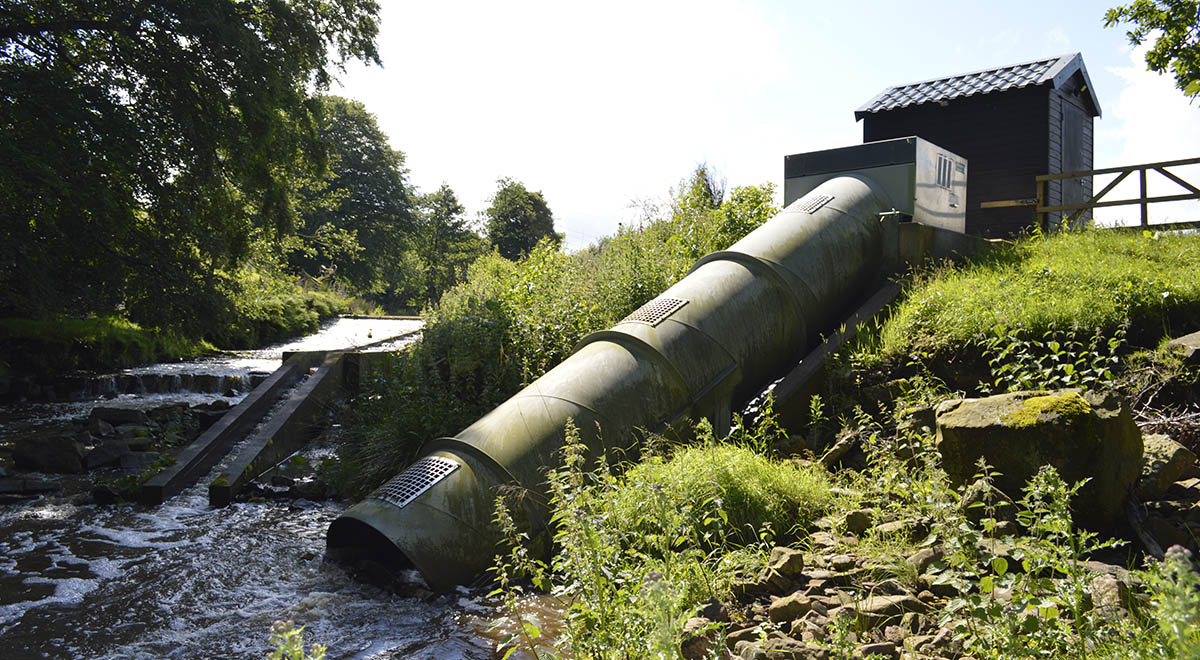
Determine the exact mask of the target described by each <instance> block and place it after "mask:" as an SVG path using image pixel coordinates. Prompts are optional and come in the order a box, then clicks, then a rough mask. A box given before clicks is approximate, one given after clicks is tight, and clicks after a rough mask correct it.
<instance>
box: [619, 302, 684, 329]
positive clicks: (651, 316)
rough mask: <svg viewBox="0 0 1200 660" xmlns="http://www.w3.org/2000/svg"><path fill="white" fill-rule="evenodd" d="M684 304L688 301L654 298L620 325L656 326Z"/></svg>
mask: <svg viewBox="0 0 1200 660" xmlns="http://www.w3.org/2000/svg"><path fill="white" fill-rule="evenodd" d="M686 304H688V301H686V300H683V299H681V298H655V299H654V300H651V301H650V302H648V303H646V304H645V305H642V306H641V307H638V308H637V309H636V310H634V311H633V313H632V314H630V315H629V316H626V317H625V318H623V319H621V323H625V322H626V321H634V322H636V323H645V324H647V325H658V324H659V323H662V322H663V321H665V320H667V317H668V316H670V315H672V314H674V313H675V312H677V311H679V310H680V309H681V308H682V307H683V306H684V305H686Z"/></svg>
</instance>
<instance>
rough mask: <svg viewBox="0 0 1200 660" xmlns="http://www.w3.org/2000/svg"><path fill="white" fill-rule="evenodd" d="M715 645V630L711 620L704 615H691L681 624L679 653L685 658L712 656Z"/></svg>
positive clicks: (688, 659) (696, 658) (693, 659)
mask: <svg viewBox="0 0 1200 660" xmlns="http://www.w3.org/2000/svg"><path fill="white" fill-rule="evenodd" d="M716 646H717V631H716V630H715V629H714V627H713V624H712V621H709V620H708V619H705V618H704V617H692V618H691V619H688V620H687V623H684V624H683V634H682V635H681V636H680V640H679V655H681V656H683V658H684V659H685V660H700V659H701V658H710V657H712V652H713V649H714V648H716Z"/></svg>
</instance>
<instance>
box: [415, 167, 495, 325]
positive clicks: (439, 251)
mask: <svg viewBox="0 0 1200 660" xmlns="http://www.w3.org/2000/svg"><path fill="white" fill-rule="evenodd" d="M418 209H419V213H418V215H417V218H418V228H417V234H416V236H417V239H416V245H417V249H418V252H419V254H420V256H421V258H422V260H423V264H424V268H423V271H424V283H425V286H424V291H423V297H424V300H425V302H429V303H436V302H437V301H438V300H439V299H440V298H441V297H442V294H443V293H444V292H445V291H446V290H447V289H449V288H450V287H451V286H453V285H454V284H455V283H456V282H457V281H458V280H459V279H461V278H462V277H463V275H464V274H465V273H466V269H467V266H469V265H470V264H471V262H472V261H474V260H475V259H476V258H477V257H479V256H480V255H481V254H483V253H484V251H485V244H484V241H483V239H482V238H480V236H479V234H476V233H475V232H474V231H473V230H472V229H471V226H470V224H469V223H468V222H467V220H466V218H465V217H464V215H463V214H464V213H465V211H466V209H464V208H463V205H462V204H461V203H460V202H459V201H458V196H457V195H455V194H454V191H453V190H452V189H451V188H450V186H449V185H447V184H445V183H443V184H442V185H441V187H439V188H438V189H437V190H435V191H433V192H431V193H428V194H425V195H422V196H421V197H420V200H419V204H418Z"/></svg>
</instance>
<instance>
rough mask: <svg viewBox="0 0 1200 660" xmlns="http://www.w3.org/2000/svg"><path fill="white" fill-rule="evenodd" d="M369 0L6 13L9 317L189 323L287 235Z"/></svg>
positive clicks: (368, 34) (61, 3)
mask: <svg viewBox="0 0 1200 660" xmlns="http://www.w3.org/2000/svg"><path fill="white" fill-rule="evenodd" d="M378 11H379V8H378V5H377V3H376V2H374V0H0V162H3V163H4V166H3V167H2V168H0V217H2V220H3V222H2V223H0V289H2V290H3V291H5V296H4V298H3V299H2V300H0V315H13V314H16V315H26V316H50V315H54V314H59V313H72V314H80V313H89V312H96V311H102V312H109V311H113V310H119V309H125V310H126V311H127V313H129V314H130V315H131V316H133V317H134V318H136V319H139V320H143V321H148V322H151V323H154V324H170V325H188V323H189V321H190V320H193V319H195V320H197V321H198V320H199V319H201V318H204V317H205V315H206V314H207V313H208V312H210V311H212V310H210V309H207V308H206V305H217V304H219V300H220V296H219V295H218V294H219V291H218V289H219V287H220V286H221V285H222V280H221V276H220V272H221V269H227V268H229V267H231V266H233V265H235V264H236V263H238V262H239V260H241V259H242V258H244V257H245V256H246V254H247V252H248V250H249V249H250V245H251V244H252V242H253V240H252V239H253V238H254V237H255V236H260V237H261V236H264V235H265V236H278V235H281V234H285V233H287V232H288V231H290V230H291V229H292V228H293V226H294V223H295V221H296V218H297V213H296V190H297V187H298V185H299V184H300V183H302V182H304V181H306V180H311V179H314V178H317V177H319V176H321V175H322V174H323V170H324V167H325V159H324V148H323V146H322V143H321V141H320V139H319V135H318V130H317V129H318V123H317V116H318V113H319V103H318V102H317V101H315V100H314V99H313V98H312V96H311V93H312V91H314V90H321V89H324V88H326V87H327V86H328V84H329V82H330V80H331V75H332V74H333V73H335V72H336V71H337V68H338V67H339V66H341V64H342V63H344V62H345V61H347V60H349V59H361V60H364V61H368V62H378V55H377V52H376V47H375V37H376V34H377V25H376V17H377V14H378Z"/></svg>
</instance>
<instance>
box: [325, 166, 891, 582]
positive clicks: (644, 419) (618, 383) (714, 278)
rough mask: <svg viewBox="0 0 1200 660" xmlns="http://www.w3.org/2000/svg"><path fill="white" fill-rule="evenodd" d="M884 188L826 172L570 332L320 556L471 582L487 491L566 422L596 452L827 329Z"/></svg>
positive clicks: (887, 246)
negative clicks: (655, 291)
mask: <svg viewBox="0 0 1200 660" xmlns="http://www.w3.org/2000/svg"><path fill="white" fill-rule="evenodd" d="M891 207H892V205H891V203H890V200H888V199H887V197H886V195H885V194H884V193H882V192H881V191H880V190H879V189H878V188H877V187H876V186H875V185H874V184H873V183H872V182H870V181H869V180H868V179H866V178H864V177H861V176H856V175H848V176H843V177H839V178H836V179H832V180H830V181H827V182H825V183H823V184H821V185H820V186H818V187H817V188H816V189H814V190H813V191H812V192H810V193H809V194H808V195H806V196H804V197H803V198H801V199H799V200H797V201H796V202H795V203H793V204H792V205H791V206H789V207H788V208H787V209H785V210H784V211H783V212H781V213H780V214H779V215H777V216H776V217H774V218H772V219H771V220H770V221H768V222H767V223H765V224H764V225H763V226H761V227H759V228H758V229H756V230H754V231H753V232H751V233H750V234H749V235H747V236H746V237H745V238H743V239H742V240H740V241H738V242H737V243H735V244H734V245H733V246H731V247H730V248H729V249H728V250H725V251H722V252H715V253H713V254H710V255H708V256H706V257H704V258H703V259H701V260H700V261H699V262H697V263H696V265H695V266H693V267H692V270H691V272H690V273H689V274H688V275H687V276H686V277H685V278H683V279H682V280H680V281H679V282H677V283H676V284H675V285H674V286H672V287H670V288H669V289H667V290H666V291H665V292H663V293H662V294H661V295H660V296H659V297H657V298H655V299H654V300H652V301H650V302H649V303H647V304H646V305H645V306H643V307H642V308H641V309H639V310H637V311H636V312H634V313H633V314H631V315H630V316H628V317H626V318H625V319H624V320H622V321H621V322H620V323H617V324H616V325H615V326H613V327H612V328H611V329H609V330H604V331H601V332H596V333H593V334H591V335H589V336H587V337H586V338H584V339H583V340H582V341H581V342H580V343H579V345H578V346H576V348H575V351H574V352H573V353H572V354H571V356H570V357H568V358H567V359H566V360H564V361H563V362H562V363H561V364H559V365H558V366H557V367H555V368H553V369H551V370H550V371H548V372H546V374H545V375H543V376H542V377H541V378H538V379H537V380H536V381H534V382H533V383H531V384H530V385H529V386H528V387H526V388H525V389H523V390H521V391H520V392H518V393H517V394H516V395H515V396H513V397H512V398H511V399H509V400H508V401H505V402H504V403H502V404H500V405H499V406H498V407H496V408H495V409H494V410H492V411H491V412H490V413H488V414H487V415H485V416H484V417H482V418H481V419H479V420H478V421H476V422H475V423H474V424H472V425H471V426H469V427H467V428H466V429H464V430H463V431H462V432H461V433H459V434H457V435H455V436H454V437H451V438H440V439H437V440H435V441H433V442H431V443H430V444H429V445H428V446H427V447H426V456H425V458H423V459H421V460H419V461H417V463H415V464H414V465H413V466H412V467H410V468H409V469H408V470H406V471H404V472H402V473H401V474H400V475H398V476H397V477H396V478H394V479H392V480H391V481H390V482H388V483H387V484H385V485H384V486H383V487H381V488H380V489H379V490H377V491H376V492H375V493H373V494H372V495H371V496H369V497H368V498H367V499H366V500H364V501H362V502H360V503H358V504H357V505H355V506H354V507H352V508H350V509H349V510H347V511H346V512H345V513H344V514H342V515H341V516H340V517H339V518H338V519H337V520H335V521H334V522H333V523H332V524H331V525H330V528H329V532H328V535H327V537H326V544H327V548H328V550H329V554H330V556H331V557H333V558H335V559H337V558H341V559H368V560H372V561H375V562H379V563H382V564H384V565H388V566H389V567H391V568H410V567H412V568H416V569H417V570H418V571H420V573H421V575H422V576H423V577H424V578H425V580H426V582H428V583H429V584H430V585H431V586H433V587H434V588H438V589H445V588H448V587H450V586H453V585H455V584H463V583H466V582H469V581H471V580H472V579H474V578H475V577H476V576H478V575H479V574H480V573H482V572H483V571H484V570H486V569H487V567H488V566H489V565H490V564H491V562H492V559H493V557H494V555H495V553H496V550H497V546H496V543H497V541H498V534H497V530H495V528H494V526H493V525H492V523H491V520H492V516H493V513H494V510H493V502H494V498H495V494H496V489H497V488H498V487H500V486H504V485H509V484H515V485H518V486H520V487H523V488H525V489H526V490H527V491H528V492H529V493H531V494H532V495H533V497H530V498H527V499H526V501H527V502H529V505H528V507H527V510H526V511H524V512H518V513H523V514H524V515H526V516H527V517H528V518H529V519H530V520H531V522H532V523H533V524H534V525H535V526H537V525H539V524H542V523H543V522H544V519H545V507H544V504H543V503H540V502H539V500H540V499H542V498H541V497H540V496H541V495H542V492H543V490H542V489H543V485H544V483H545V474H546V470H548V469H550V468H553V467H556V466H557V465H558V450H559V448H560V447H561V446H562V443H563V439H564V436H563V428H564V426H565V425H566V423H567V420H568V419H572V420H574V422H575V425H576V426H577V427H578V428H579V430H580V435H581V437H582V439H583V441H584V442H585V444H587V446H588V447H589V448H590V449H591V450H592V451H593V452H594V453H596V454H599V453H601V452H608V451H610V450H613V449H615V448H622V449H623V448H628V447H630V446H631V445H632V444H633V443H634V442H636V440H637V436H636V432H637V430H638V429H648V430H661V429H663V428H664V427H669V426H671V425H673V424H676V423H680V422H683V421H684V420H686V419H700V418H702V417H705V418H708V419H709V420H710V421H711V422H712V424H713V425H714V427H715V428H716V429H717V431H718V432H719V433H723V432H725V431H726V430H727V429H728V424H729V419H730V412H731V409H732V407H733V405H734V404H735V403H740V402H742V401H744V400H745V399H747V398H748V397H749V396H751V395H752V394H754V393H755V392H757V391H758V390H759V389H760V388H761V387H763V386H764V385H765V384H766V383H768V382H769V381H770V380H771V379H773V378H775V377H778V376H779V375H780V374H781V373H783V372H784V371H786V370H787V368H789V367H790V366H792V365H793V364H795V362H796V361H797V360H798V359H800V358H801V357H802V356H803V355H804V353H805V351H806V350H807V349H808V348H810V347H811V345H812V344H814V343H816V341H817V340H818V338H819V333H823V332H829V331H831V330H833V329H834V328H836V326H837V324H838V323H839V322H840V321H841V319H842V318H843V316H844V314H845V313H846V312H847V311H848V310H849V309H850V308H851V306H852V305H853V304H854V303H855V302H856V301H858V300H859V299H861V298H863V297H865V296H866V295H867V294H869V293H871V292H872V291H873V290H874V288H875V287H876V286H877V285H878V284H880V283H881V282H882V279H883V277H884V276H885V275H886V274H887V273H889V272H890V271H891V270H892V269H893V268H894V267H895V264H896V262H897V261H898V255H897V251H898V241H897V237H896V225H895V221H894V220H892V219H891V218H892V216H890V215H886V216H885V215H882V214H883V212H885V211H887V210H889V209H890V208H891Z"/></svg>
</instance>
